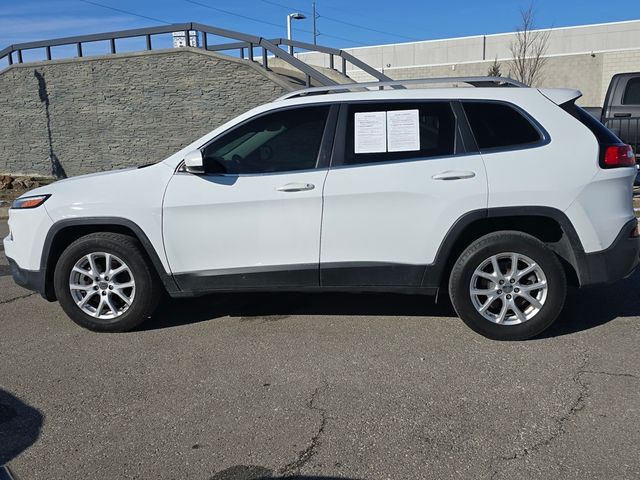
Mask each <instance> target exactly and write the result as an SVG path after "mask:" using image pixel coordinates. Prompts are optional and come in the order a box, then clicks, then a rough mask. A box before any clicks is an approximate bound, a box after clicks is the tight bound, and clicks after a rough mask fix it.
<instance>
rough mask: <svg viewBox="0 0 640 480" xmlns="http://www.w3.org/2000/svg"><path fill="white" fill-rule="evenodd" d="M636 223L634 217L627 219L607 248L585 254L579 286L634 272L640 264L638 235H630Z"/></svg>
mask: <svg viewBox="0 0 640 480" xmlns="http://www.w3.org/2000/svg"><path fill="white" fill-rule="evenodd" d="M636 225H637V220H636V219H633V220H629V222H627V223H626V224H625V225H624V227H622V230H620V233H619V234H618V236H617V237H616V239H615V240H614V241H613V243H612V244H611V246H610V247H609V248H607V249H606V250H602V251H601V252H594V253H587V254H585V256H584V259H583V261H582V262H581V263H582V265H581V268H580V270H581V272H580V274H581V275H580V277H581V278H580V284H581V286H587V285H602V284H607V283H613V282H616V281H618V280H621V279H623V278H626V277H628V276H629V275H631V274H632V273H633V272H634V270H635V269H636V267H637V266H638V264H640V257H639V255H640V237H631V233H632V232H633V230H634V229H635V228H636Z"/></svg>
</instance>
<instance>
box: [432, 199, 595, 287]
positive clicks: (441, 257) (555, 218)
mask: <svg viewBox="0 0 640 480" xmlns="http://www.w3.org/2000/svg"><path fill="white" fill-rule="evenodd" d="M501 230H512V231H520V232H523V233H527V234H529V235H531V236H533V237H535V238H537V239H538V240H540V241H542V242H543V243H544V244H545V245H546V246H547V247H549V248H550V249H551V250H552V251H553V252H554V253H555V254H556V255H557V256H558V258H559V259H560V261H561V263H562V265H563V267H564V269H565V273H566V275H567V279H568V280H569V283H570V284H574V285H581V284H582V283H584V279H585V275H588V272H586V271H585V270H586V269H585V267H584V266H583V265H584V262H585V260H584V257H585V253H584V248H583V246H582V243H581V242H580V239H579V237H578V234H577V233H576V230H575V228H574V227H573V225H572V224H571V221H570V220H569V218H568V217H567V216H566V215H565V214H564V213H563V212H562V211H560V210H558V209H555V208H552V207H535V206H531V207H499V208H490V209H481V210H475V211H472V212H469V213H467V214H465V215H463V216H462V217H460V218H459V219H458V220H457V221H456V222H455V223H454V225H453V226H452V227H451V228H450V229H449V232H447V235H446V236H445V238H444V240H443V241H442V243H441V245H440V248H439V249H438V252H437V254H436V258H435V261H434V263H432V264H431V265H428V266H427V268H426V269H425V274H424V277H423V281H422V285H423V286H430V287H438V288H441V287H443V286H445V285H446V284H447V282H448V277H449V274H450V272H451V269H452V268H453V265H454V263H455V261H456V260H457V259H458V257H459V256H460V254H461V253H462V252H463V251H464V250H465V249H466V248H467V247H468V246H469V245H470V244H471V243H472V242H474V241H475V240H477V239H478V238H480V237H482V236H484V235H486V234H488V233H493V232H496V231H501Z"/></svg>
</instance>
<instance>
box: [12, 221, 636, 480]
mask: <svg viewBox="0 0 640 480" xmlns="http://www.w3.org/2000/svg"><path fill="white" fill-rule="evenodd" d="M6 231H7V228H6V222H5V221H2V222H0V236H4V235H5V234H6ZM0 254H1V255H0V256H1V257H2V259H1V260H0V464H2V463H3V462H7V463H8V465H9V467H10V468H11V469H12V470H13V472H14V473H15V474H16V475H17V476H18V477H19V478H20V479H22V480H30V479H47V480H49V479H102V478H105V479H106V478H108V479H115V478H137V479H147V478H148V479H160V478H161V479H165V478H167V479H173V478H175V479H182V478H188V479H203V480H204V479H216V480H249V479H251V480H256V479H259V478H271V477H275V478H280V477H291V478H300V479H325V480H326V479H329V478H340V479H440V478H462V479H514V478H518V479H530V478H531V479H551V478H562V479H581V480H584V479H604V478H606V479H608V480H613V479H634V478H640V455H639V454H638V451H639V450H638V445H639V444H640V357H639V356H638V343H639V340H640V290H639V287H640V275H634V276H633V277H631V278H629V279H627V280H624V281H622V282H620V283H618V284H616V285H614V286H611V287H606V288H598V289H591V290H588V291H581V292H578V291H573V292H571V293H570V295H569V299H568V301H567V306H566V309H565V312H564V313H563V315H562V318H561V319H560V320H559V321H558V322H557V323H556V325H555V326H554V327H553V328H552V329H551V330H550V331H548V332H547V333H546V334H545V335H543V336H542V337H540V338H537V339H534V340H530V341H527V342H515V343H500V342H495V341H491V340H487V339H485V338H482V337H480V336H478V335H477V334H475V333H473V332H472V331H470V330H469V329H468V328H467V327H466V326H465V325H464V324H463V323H462V322H461V321H460V320H459V319H457V318H456V317H455V315H454V314H453V312H452V310H451V307H450V306H448V305H446V304H439V305H434V303H433V300H432V299H430V298H423V297H412V296H399V295H380V294H375V295H338V294H325V295H320V294H305V295H302V294H286V293H278V294H253V295H246V294H244V295H239V294H238V295H224V296H210V297H203V298H200V299H196V300H180V301H170V302H169V301H167V302H164V303H163V305H162V307H161V309H160V310H159V312H158V313H157V315H156V316H155V317H154V318H152V319H150V320H149V321H148V322H147V323H146V324H145V325H144V326H143V327H142V328H140V329H138V330H137V331H134V332H130V333H126V334H96V333H91V332H88V331H86V330H83V329H81V328H80V327H78V326H76V325H75V324H74V323H72V322H71V321H70V320H68V319H67V318H66V317H65V315H64V313H63V312H62V310H61V309H60V307H59V306H58V305H57V304H56V303H48V302H46V301H45V300H43V299H42V298H40V297H39V296H38V295H36V294H32V293H30V292H28V291H26V290H23V289H21V288H20V287H17V286H16V285H15V284H14V283H13V281H12V279H11V277H10V274H9V269H8V267H7V262H6V260H5V259H4V253H3V252H0Z"/></svg>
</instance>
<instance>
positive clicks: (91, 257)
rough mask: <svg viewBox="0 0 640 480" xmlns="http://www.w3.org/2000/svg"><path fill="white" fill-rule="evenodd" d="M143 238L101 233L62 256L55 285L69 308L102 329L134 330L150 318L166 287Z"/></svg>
mask: <svg viewBox="0 0 640 480" xmlns="http://www.w3.org/2000/svg"><path fill="white" fill-rule="evenodd" d="M145 258H146V257H145V256H144V255H143V254H142V251H141V249H140V245H139V243H138V241H137V240H136V239H134V238H132V237H129V236H127V235H120V234H117V233H108V232H99V233H92V234H90V235H86V236H84V237H82V238H79V239H78V240H76V241H75V242H73V243H72V244H71V245H69V246H68V247H67V248H66V249H65V251H64V252H63V253H62V255H61V256H60V259H59V260H58V263H57V265H56V269H55V273H54V279H53V282H54V288H55V292H56V296H57V297H58V301H59V302H60V305H61V306H62V309H63V310H64V311H65V313H66V314H67V315H68V316H69V317H70V318H71V320H73V321H74V322H76V323H77V324H78V325H80V326H82V327H85V328H88V329H89V330H93V331H98V332H124V331H127V330H131V329H133V328H135V327H136V326H138V325H139V324H140V323H142V322H143V321H144V320H145V319H146V318H147V317H149V316H150V315H151V314H152V313H153V311H154V309H155V307H156V305H157V302H158V298H159V297H160V291H159V287H158V281H157V279H156V277H155V275H154V272H153V271H152V270H151V268H150V267H149V264H148V263H147V261H146V260H145Z"/></svg>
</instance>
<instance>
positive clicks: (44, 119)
mask: <svg viewBox="0 0 640 480" xmlns="http://www.w3.org/2000/svg"><path fill="white" fill-rule="evenodd" d="M290 90H291V87H290V86H288V85H287V84H286V83H285V82H283V81H282V80H281V79H279V77H278V76H277V75H274V74H271V73H269V72H266V71H264V70H262V69H261V67H259V66H257V65H253V64H250V63H249V62H248V61H244V60H235V59H232V58H229V57H223V56H220V55H216V54H214V53H211V52H205V51H203V50H201V49H192V48H182V49H171V50H158V51H150V52H142V53H132V54H121V55H120V54H118V55H113V56H102V57H91V58H81V59H70V60H60V61H52V62H42V63H32V64H22V65H14V66H12V67H10V68H8V69H6V70H4V71H2V72H0V118H2V122H0V174H1V173H9V174H37V175H51V174H52V172H53V173H54V174H57V175H58V176H62V175H67V176H73V175H79V174H83V173H91V172H98V171H102V170H110V169H113V168H121V167H131V166H138V165H142V164H146V163H151V162H156V161H159V160H162V159H163V158H166V157H167V156H169V155H170V154H172V153H173V152H175V151H176V150H178V149H180V148H181V147H182V146H184V145H186V144H188V143H191V142H192V141H193V140H195V139H196V138H198V137H200V136H202V135H203V134H205V133H207V132H209V131H211V130H213V129H214V128H215V127H217V126H219V125H220V124H222V123H224V122H225V121H227V120H229V119H231V118H233V117H235V116H237V115H239V114H240V113H242V112H244V111H246V110H249V109H250V108H253V107H255V106H257V105H260V104H262V103H265V102H268V101H271V100H273V99H275V98H277V97H278V96H280V95H282V94H284V93H286V92H288V91H290Z"/></svg>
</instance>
